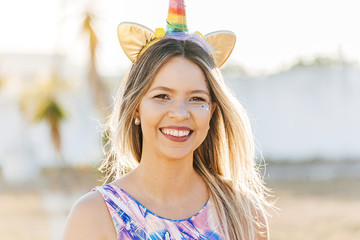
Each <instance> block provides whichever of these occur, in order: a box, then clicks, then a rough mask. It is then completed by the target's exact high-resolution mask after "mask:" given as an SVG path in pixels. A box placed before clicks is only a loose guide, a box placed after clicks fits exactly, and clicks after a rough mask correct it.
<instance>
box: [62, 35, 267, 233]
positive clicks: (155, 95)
mask: <svg viewBox="0 0 360 240" xmlns="http://www.w3.org/2000/svg"><path fill="white" fill-rule="evenodd" d="M200 41H201V40H200ZM147 44H148V43H147ZM205 45H206V43H205ZM122 46H123V44H122ZM123 48H124V46H123ZM142 49H143V48H142ZM207 49H208V48H206V47H204V46H203V45H202V44H199V42H198V41H194V40H193V39H190V38H189V39H188V40H186V39H185V40H182V39H180V40H179V39H174V38H168V39H167V38H163V39H156V41H154V42H153V43H152V44H151V45H150V46H147V47H146V50H145V51H142V52H140V53H139V54H138V55H137V56H136V58H135V60H134V64H133V66H132V68H131V70H130V72H129V74H128V76H127V78H126V79H125V81H124V82H123V83H122V86H121V88H120V90H119V92H118V95H117V101H116V104H115V107H114V110H113V113H112V115H111V118H110V120H109V130H110V132H111V135H110V137H111V150H110V152H109V154H108V158H107V159H106V161H105V162H104V163H103V165H102V168H103V169H104V170H105V171H106V172H107V176H108V177H113V178H114V179H115V180H114V181H113V182H112V183H110V184H107V185H104V186H102V187H97V188H95V189H94V191H92V192H90V193H88V194H86V195H85V196H84V197H82V198H81V199H80V200H79V201H78V202H77V203H76V204H75V206H74V207H73V209H72V211H71V213H70V215H69V219H68V223H67V226H66V230H65V239H176V240H177V239H236V240H238V239H243V240H245V239H246V240H248V239H268V225H267V221H266V214H265V211H264V207H266V206H270V205H269V204H268V202H267V201H266V199H265V195H266V194H265V192H266V189H265V187H264V185H263V183H262V180H261V178H260V176H259V173H258V169H257V168H256V164H255V161H254V143H253V136H252V133H251V128H250V124H249V120H248V118H247V115H246V113H245V111H244V109H243V108H242V107H241V105H240V104H239V102H238V101H237V100H236V98H235V97H234V95H233V94H232V93H231V91H230V90H229V88H228V87H227V86H226V84H225V82H224V80H223V78H222V75H221V73H220V71H219V69H218V65H216V63H215V62H219V61H217V60H218V59H214V56H213V55H210V54H209V52H208V51H207ZM230 53H231V51H230ZM230 53H229V54H230ZM227 57H228V56H226V57H225V58H227ZM225 60H226V59H225ZM220 62H221V61H220ZM222 63H223V61H222ZM222 63H221V64H222ZM127 171H128V172H129V173H128V174H126V175H123V173H124V172H127Z"/></svg>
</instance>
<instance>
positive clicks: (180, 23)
mask: <svg viewBox="0 0 360 240" xmlns="http://www.w3.org/2000/svg"><path fill="white" fill-rule="evenodd" d="M185 8H186V6H185V3H184V0H170V1H169V13H168V18H167V20H166V22H167V26H166V34H167V35H171V33H175V34H178V33H187V32H188V28H187V25H186V11H185Z"/></svg>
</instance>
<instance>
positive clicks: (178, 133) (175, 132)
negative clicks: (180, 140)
mask: <svg viewBox="0 0 360 240" xmlns="http://www.w3.org/2000/svg"><path fill="white" fill-rule="evenodd" d="M161 131H162V132H163V133H165V134H166V135H171V136H175V137H183V136H187V135H189V133H190V131H188V130H180V131H178V130H173V129H161Z"/></svg>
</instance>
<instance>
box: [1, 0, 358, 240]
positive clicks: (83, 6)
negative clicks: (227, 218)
mask: <svg viewBox="0 0 360 240" xmlns="http://www.w3.org/2000/svg"><path fill="white" fill-rule="evenodd" d="M186 3H187V4H188V7H187V20H188V27H189V28H190V29H191V30H192V31H200V32H201V33H203V34H206V33H208V32H211V31H216V30H221V29H228V30H232V31H233V32H235V34H236V35H237V43H236V46H235V49H234V52H233V54H232V56H231V57H230V59H229V61H228V62H227V63H226V64H225V65H224V66H223V67H222V71H223V73H224V76H225V79H226V80H227V81H228V82H229V84H230V86H231V88H232V89H233V91H234V93H235V94H236V96H237V97H238V99H239V100H240V101H241V102H242V103H243V104H244V106H245V107H246V109H247V110H248V112H249V115H250V117H251V121H252V124H253V130H254V134H255V137H256V144H257V146H258V149H257V156H258V159H260V158H261V154H262V155H263V157H264V159H265V161H266V166H264V167H263V168H262V171H263V175H264V178H265V181H266V182H267V186H269V187H270V188H272V189H273V195H274V197H272V201H275V202H276V206H277V207H278V208H280V209H281V210H280V211H278V212H277V213H275V212H271V211H270V213H271V215H272V217H270V218H269V224H270V234H271V239H274V240H286V239H309V240H311V239H330V240H335V239H339V240H340V239H360V216H359V214H358V213H359V212H360V201H359V200H360V111H359V109H360V94H359V92H360V66H359V61H360V45H359V43H360V32H359V31H358V30H357V29H358V25H359V22H360V15H359V14H358V9H359V8H358V4H357V3H356V1H354V0H330V1H329V0H327V1H325V0H301V1H300V0H293V1H286V0H274V1H265V0H254V1H243V0H240V1H230V0H222V1H221V2H219V1H212V0H208V1H206V5H205V1H193V2H190V1H186ZM167 9H168V1H166V0H162V1H145V0H141V1H130V0H117V1H115V0H102V1H99V0H92V1H90V0H72V1H68V0H33V1H25V0H12V1H7V2H5V1H2V2H1V3H0V203H1V204H0V238H1V239H11V240H12V239H61V235H62V231H63V229H64V224H65V221H66V216H67V214H68V213H69V210H70V208H71V206H72V205H73V204H74V202H75V201H76V200H77V199H78V198H79V197H80V196H82V195H83V194H85V193H86V192H88V191H90V190H91V189H92V187H94V186H96V185H101V184H102V182H101V173H99V172H98V171H97V167H98V166H99V164H100V163H101V160H102V158H103V157H104V155H103V152H102V147H101V145H102V135H101V131H102V126H103V124H104V123H105V118H106V116H107V114H108V113H109V111H110V109H111V104H112V100H113V96H114V93H115V90H116V88H117V87H118V85H119V83H120V81H121V79H122V78H123V76H124V73H125V72H126V71H127V70H128V69H129V67H130V62H129V60H128V59H127V58H126V56H125V55H124V53H123V52H122V50H121V48H120V45H119V44H118V40H117V35H116V27H117V25H118V24H119V23H120V22H123V21H133V22H137V23H140V24H143V25H146V26H147V27H149V28H151V29H155V28H159V27H163V28H165V26H166V25H165V24H166V22H165V20H166V17H167Z"/></svg>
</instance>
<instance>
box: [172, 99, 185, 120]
mask: <svg viewBox="0 0 360 240" xmlns="http://www.w3.org/2000/svg"><path fill="white" fill-rule="evenodd" d="M169 117H173V118H178V119H186V118H189V117H190V112H189V109H188V106H187V104H186V103H185V102H184V101H178V102H177V103H174V104H173V106H172V108H171V109H170V111H169Z"/></svg>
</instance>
